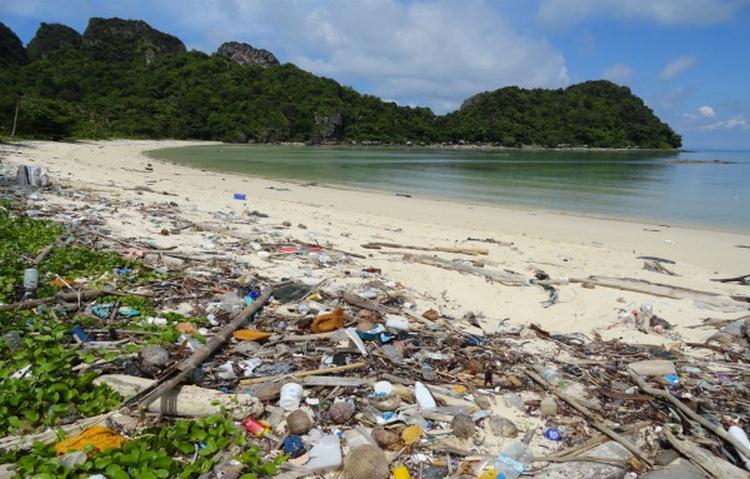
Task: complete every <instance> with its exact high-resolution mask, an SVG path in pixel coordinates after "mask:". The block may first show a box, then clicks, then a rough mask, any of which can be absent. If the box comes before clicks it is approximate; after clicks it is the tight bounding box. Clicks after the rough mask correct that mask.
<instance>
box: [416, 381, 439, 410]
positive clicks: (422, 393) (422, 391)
mask: <svg viewBox="0 0 750 479" xmlns="http://www.w3.org/2000/svg"><path fill="white" fill-rule="evenodd" d="M414 396H415V397H416V398H417V403H418V404H419V407H420V408H422V410H427V409H435V408H436V407H437V403H436V402H435V398H433V397H432V394H430V390H429V389H427V386H425V385H424V384H422V383H420V382H416V383H414Z"/></svg>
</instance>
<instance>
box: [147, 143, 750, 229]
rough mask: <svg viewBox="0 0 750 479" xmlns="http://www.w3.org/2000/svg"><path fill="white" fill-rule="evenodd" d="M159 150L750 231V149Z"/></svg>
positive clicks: (371, 184) (290, 174) (477, 197)
mask: <svg viewBox="0 0 750 479" xmlns="http://www.w3.org/2000/svg"><path fill="white" fill-rule="evenodd" d="M150 154H151V155H152V156H154V157H156V158H160V159H164V160H168V161H173V162H176V163H180V164H183V165H188V166H194V167H199V168H206V169H210V170H215V171H222V172H236V173H245V174H250V175H257V176H263V177H270V178H279V179H290V180H295V181H305V182H317V183H321V184H336V185H346V186H352V187H365V188H370V189H377V190H385V191H390V192H396V193H404V194H411V195H414V196H422V197H435V198H442V199H451V200H458V201H468V202H484V203H493V204H501V205H520V206H527V207H539V208H545V209H551V210H559V211H566V212H575V213H586V214H597V215H606V216H615V217H626V218H642V219H648V220H654V221H657V222H664V223H681V224H695V225H706V226H712V227H720V228H722V229H730V230H739V231H750V152H747V151H711V150H705V151H694V152H600V151H590V152H580V151H534V152H531V151H529V152H527V151H502V152H479V151H447V150H424V149H365V148H333V147H294V146H248V145H212V146H190V147H183V148H167V149H162V150H155V151H152V152H150ZM685 160H689V161H695V160H699V161H714V160H719V161H720V162H722V163H684V161H685ZM247 193H248V194H252V192H247Z"/></svg>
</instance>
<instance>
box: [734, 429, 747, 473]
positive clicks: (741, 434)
mask: <svg viewBox="0 0 750 479" xmlns="http://www.w3.org/2000/svg"><path fill="white" fill-rule="evenodd" d="M729 435H730V436H732V437H734V438H735V439H737V440H738V441H739V442H741V443H742V445H743V446H745V447H746V448H748V449H750V440H748V438H747V434H745V431H743V430H742V429H741V428H739V427H737V426H731V427H730V428H729ZM737 454H738V455H739V456H740V459H742V462H743V463H744V464H745V469H747V470H748V471H750V459H748V458H747V457H745V456H743V455H742V454H740V452H739V451H738V452H737Z"/></svg>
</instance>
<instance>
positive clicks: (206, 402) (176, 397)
mask: <svg viewBox="0 0 750 479" xmlns="http://www.w3.org/2000/svg"><path fill="white" fill-rule="evenodd" d="M155 382H156V381H154V380H151V379H145V378H139V377H135V376H128V375H126V374H105V375H103V376H99V377H98V378H96V379H94V384H102V383H103V384H106V385H108V386H109V387H111V388H112V389H114V390H115V391H117V392H118V393H120V394H122V395H123V396H125V397H130V396H133V395H136V394H138V393H139V392H141V391H143V390H144V389H148V388H149V387H150V386H151V385H153V384H154V383H155ZM222 407H225V408H226V409H227V410H228V411H231V412H232V415H233V416H234V418H235V419H238V420H242V419H245V417H247V416H256V417H257V416H258V415H260V414H261V413H262V412H263V405H262V404H261V403H260V401H259V400H258V398H256V397H255V396H252V395H250V394H229V393H222V392H221V391H217V390H214V389H206V388H201V387H198V386H182V387H181V388H179V389H175V390H172V391H169V392H167V393H165V394H164V396H162V397H161V398H159V399H157V400H155V401H154V402H152V403H151V404H149V405H148V411H149V412H153V413H157V414H162V415H165V416H183V417H202V416H210V415H211V414H215V413H218V412H220V411H221V408H222Z"/></svg>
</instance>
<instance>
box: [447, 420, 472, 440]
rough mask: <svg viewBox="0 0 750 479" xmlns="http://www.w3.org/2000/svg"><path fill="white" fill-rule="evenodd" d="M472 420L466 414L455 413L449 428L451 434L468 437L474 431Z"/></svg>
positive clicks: (461, 437)
mask: <svg viewBox="0 0 750 479" xmlns="http://www.w3.org/2000/svg"><path fill="white" fill-rule="evenodd" d="M476 428H477V427H476V426H475V425H474V420H472V419H471V416H469V415H468V414H457V415H456V416H455V417H454V418H453V421H451V430H452V431H453V435H454V436H456V437H457V438H459V439H468V438H470V437H471V436H473V435H474V431H476Z"/></svg>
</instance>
